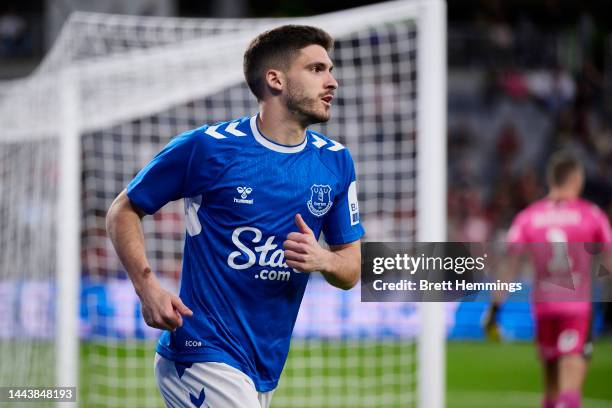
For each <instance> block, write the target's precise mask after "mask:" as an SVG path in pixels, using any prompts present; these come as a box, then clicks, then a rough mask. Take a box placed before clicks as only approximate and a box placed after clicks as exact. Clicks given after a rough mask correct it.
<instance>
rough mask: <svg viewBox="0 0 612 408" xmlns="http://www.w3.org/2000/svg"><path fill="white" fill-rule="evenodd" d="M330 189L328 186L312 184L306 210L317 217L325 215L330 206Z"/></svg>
mask: <svg viewBox="0 0 612 408" xmlns="http://www.w3.org/2000/svg"><path fill="white" fill-rule="evenodd" d="M331 190H332V189H331V187H330V186H329V185H320V184H313V185H312V186H311V187H310V193H311V194H310V200H308V203H307V204H308V210H309V211H310V212H311V213H312V214H313V215H316V216H317V217H321V216H323V215H325V213H327V212H328V211H329V209H330V208H331V206H332V204H333V203H332V200H331Z"/></svg>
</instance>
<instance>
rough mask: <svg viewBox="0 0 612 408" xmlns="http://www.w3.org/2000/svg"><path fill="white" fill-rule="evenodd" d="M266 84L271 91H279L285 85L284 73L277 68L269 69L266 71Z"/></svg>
mask: <svg viewBox="0 0 612 408" xmlns="http://www.w3.org/2000/svg"><path fill="white" fill-rule="evenodd" d="M265 79H266V86H267V87H269V88H270V90H271V91H272V93H280V92H282V90H283V88H284V87H285V82H286V80H285V74H284V73H283V72H282V71H280V70H278V69H269V70H267V71H266V77H265Z"/></svg>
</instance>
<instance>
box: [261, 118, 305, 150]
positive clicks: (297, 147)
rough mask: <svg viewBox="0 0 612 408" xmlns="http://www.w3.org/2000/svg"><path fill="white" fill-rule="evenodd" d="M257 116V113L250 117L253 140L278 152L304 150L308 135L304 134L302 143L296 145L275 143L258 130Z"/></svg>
mask: <svg viewBox="0 0 612 408" xmlns="http://www.w3.org/2000/svg"><path fill="white" fill-rule="evenodd" d="M258 117H259V114H257V115H255V116H252V117H251V132H252V133H253V137H254V138H255V140H257V141H258V142H259V144H261V145H262V146H264V147H266V148H268V149H270V150H274V151H275V152H279V153H299V152H301V151H302V150H304V148H305V147H306V144H307V143H308V136H307V135H306V134H305V135H304V141H302V143H300V144H298V145H293V146H288V145H282V144H278V143H275V142H273V141H271V140H270V139H268V138H266V137H265V136H264V135H262V134H261V132H260V131H259V126H257V118H258Z"/></svg>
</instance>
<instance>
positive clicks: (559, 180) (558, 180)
mask: <svg viewBox="0 0 612 408" xmlns="http://www.w3.org/2000/svg"><path fill="white" fill-rule="evenodd" d="M575 171H583V167H582V163H580V160H578V159H577V158H576V157H575V156H573V155H572V154H570V153H568V152H564V151H561V152H557V153H554V154H553V155H552V156H551V157H550V159H549V160H548V168H547V169H546V178H547V181H548V184H549V185H550V186H551V187H560V186H562V185H564V184H565V183H566V182H567V180H568V179H569V176H570V175H571V174H572V173H573V172H575Z"/></svg>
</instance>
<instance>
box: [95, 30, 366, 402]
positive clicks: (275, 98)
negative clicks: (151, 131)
mask: <svg viewBox="0 0 612 408" xmlns="http://www.w3.org/2000/svg"><path fill="white" fill-rule="evenodd" d="M332 45H333V40H332V38H331V37H330V36H329V35H328V34H327V33H326V32H324V31H322V30H320V29H318V28H315V27H310V26H294V25H291V26H282V27H279V28H276V29H274V30H271V31H268V32H265V33H263V34H260V35H259V36H258V37H256V38H255V39H254V40H253V41H252V42H251V44H250V45H249V47H248V49H247V50H246V52H245V54H244V74H245V77H246V82H247V84H248V86H249V88H250V89H251V91H252V92H253V94H254V95H255V97H256V98H257V100H258V102H259V113H257V114H254V115H253V116H251V117H243V118H238V119H234V120H230V121H228V122H223V123H216V124H214V125H204V126H201V127H199V128H197V129H194V130H191V131H188V132H185V133H183V134H181V135H179V136H177V137H175V138H174V139H172V140H171V141H170V143H169V144H168V145H167V146H166V147H165V148H163V149H162V150H161V152H159V153H158V154H157V155H156V156H155V157H154V158H153V159H152V160H151V162H150V163H149V164H147V165H146V166H145V167H144V168H143V169H142V170H141V171H140V172H139V173H138V174H137V175H136V177H135V178H134V179H133V180H132V181H131V182H130V183H129V185H128V186H127V189H126V190H125V191H123V192H121V194H119V196H118V197H117V198H116V199H115V201H114V202H113V204H112V205H111V207H110V209H109V212H108V215H107V230H108V233H109V236H110V238H111V240H112V242H113V245H114V247H115V250H116V251H117V253H118V255H119V257H120V259H121V261H122V263H123V265H124V266H125V268H126V270H127V272H128V274H129V276H130V278H131V280H132V283H133V285H134V288H135V290H136V293H137V294H138V296H139V298H140V301H141V304H142V311H143V316H144V318H145V321H146V322H147V324H148V325H150V326H152V327H157V328H160V329H163V330H164V332H163V334H162V335H161V337H160V339H159V343H158V345H157V354H156V361H155V373H156V378H157V382H158V385H159V389H160V391H161V394H162V396H163V398H164V400H165V403H166V405H167V406H169V407H182V406H190V407H191V406H197V407H206V406H211V407H224V408H226V407H227V408H231V407H240V408H265V407H268V406H269V405H270V400H271V397H272V393H273V391H274V389H275V388H276V386H277V383H278V380H279V377H280V374H281V371H282V369H283V365H284V364H285V360H286V358H287V354H288V351H289V342H290V338H291V332H292V330H293V326H294V323H295V320H296V317H297V313H298V309H299V307H300V302H301V300H302V296H303V294H304V290H305V288H306V283H307V282H308V278H309V276H310V273H311V272H314V271H320V272H321V273H322V274H323V276H324V277H325V279H326V280H327V281H328V282H329V283H330V284H332V285H334V286H336V287H339V288H342V289H349V288H351V287H353V286H354V285H355V284H356V283H357V281H358V279H359V269H360V264H361V252H360V251H361V250H360V243H359V240H360V238H361V236H362V235H363V233H364V230H363V228H362V227H361V224H360V220H359V208H358V203H357V188H356V184H355V170H354V165H353V161H352V159H351V155H350V154H349V152H348V150H347V149H346V148H345V147H344V146H343V145H341V144H340V143H338V142H335V141H333V140H331V139H328V138H327V137H325V136H324V135H322V134H319V133H316V132H314V131H311V130H309V129H308V126H309V125H311V124H315V123H320V122H326V121H328V120H329V118H330V113H331V112H330V109H331V103H332V99H333V98H334V94H335V91H336V89H337V87H338V83H337V82H336V80H335V78H334V76H333V74H332V69H333V64H332V61H331V60H330V57H329V55H328V53H329V52H330V50H331V48H332ZM202 80H203V81H205V80H206V78H202ZM180 198H184V199H185V221H186V229H187V234H186V238H185V247H184V255H183V269H182V276H181V289H180V294H179V296H175V295H173V294H171V293H169V292H168V291H166V290H165V289H163V288H162V287H161V286H160V284H159V282H158V280H157V278H156V277H155V274H154V272H153V271H152V268H151V266H150V264H149V261H148V260H147V257H146V255H145V243H144V237H143V232H142V228H141V219H142V217H143V216H144V215H146V214H153V213H155V212H156V211H158V210H159V209H160V208H161V207H162V206H163V205H165V204H166V203H168V202H169V201H173V200H177V199H180ZM321 232H323V233H324V234H325V238H326V241H327V243H328V244H329V245H330V249H329V250H327V249H324V248H322V247H321V246H320V245H319V244H318V238H319V235H320V234H321Z"/></svg>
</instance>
